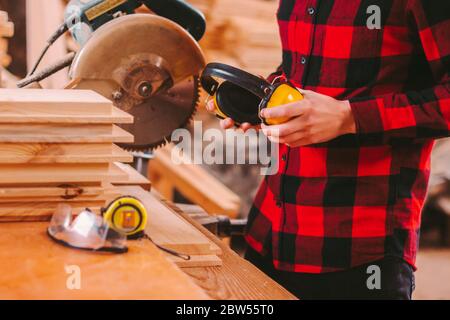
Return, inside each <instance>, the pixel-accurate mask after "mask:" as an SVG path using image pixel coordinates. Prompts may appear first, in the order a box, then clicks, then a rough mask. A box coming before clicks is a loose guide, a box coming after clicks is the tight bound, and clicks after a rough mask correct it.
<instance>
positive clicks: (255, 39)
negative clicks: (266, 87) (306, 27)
mask: <svg viewBox="0 0 450 320" xmlns="http://www.w3.org/2000/svg"><path fill="white" fill-rule="evenodd" d="M189 2H190V3H192V4H193V5H195V6H197V7H198V8H199V9H201V10H202V11H203V12H204V13H205V16H206V19H207V24H208V30H207V32H206V35H205V37H204V38H203V39H202V41H201V42H200V45H201V46H202V48H203V49H204V51H205V53H206V55H207V59H208V60H209V61H220V62H224V63H229V64H232V65H235V66H237V67H241V68H244V69H246V70H248V71H250V72H252V73H255V74H258V75H262V76H267V75H269V74H270V73H272V72H274V71H275V69H276V68H277V67H278V66H279V65H280V63H281V43H280V39H279V34H278V26H277V22H276V11H277V8H278V5H279V1H277V0H245V1H242V0H189Z"/></svg>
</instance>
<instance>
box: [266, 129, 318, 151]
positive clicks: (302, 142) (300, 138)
mask: <svg viewBox="0 0 450 320" xmlns="http://www.w3.org/2000/svg"><path fill="white" fill-rule="evenodd" d="M268 139H269V140H270V141H272V142H273V143H282V144H285V145H287V146H289V147H292V148H296V147H300V146H306V145H310V144H312V143H313V141H312V140H311V137H309V136H308V135H307V134H305V133H304V132H301V131H297V132H294V133H293V134H290V135H288V136H284V137H274V136H270V137H268Z"/></svg>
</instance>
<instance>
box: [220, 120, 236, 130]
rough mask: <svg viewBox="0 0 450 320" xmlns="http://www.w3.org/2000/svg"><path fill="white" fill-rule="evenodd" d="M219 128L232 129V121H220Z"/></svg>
mask: <svg viewBox="0 0 450 320" xmlns="http://www.w3.org/2000/svg"><path fill="white" fill-rule="evenodd" d="M220 126H221V127H222V129H230V128H232V127H234V121H233V119H231V118H226V119H223V120H220Z"/></svg>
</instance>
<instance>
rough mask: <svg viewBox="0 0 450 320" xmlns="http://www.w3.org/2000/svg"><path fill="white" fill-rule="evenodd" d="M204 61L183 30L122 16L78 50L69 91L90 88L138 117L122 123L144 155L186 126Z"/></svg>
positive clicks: (165, 21)
mask: <svg viewBox="0 0 450 320" xmlns="http://www.w3.org/2000/svg"><path fill="white" fill-rule="evenodd" d="M204 66H205V59H204V57H203V54H202V51H201V49H200V47H199V45H198V43H197V42H196V41H195V39H194V38H193V37H192V36H191V35H190V34H189V33H188V32H187V31H186V30H185V29H183V28H182V27H181V26H179V25H178V24H176V23H174V22H172V21H171V20H168V19H166V18H163V17H160V16H157V15H151V14H133V15H126V16H122V17H118V18H116V19H114V20H112V21H110V22H108V23H106V24H104V25H102V26H101V27H100V28H99V29H97V30H96V31H95V32H94V33H93V34H92V36H91V37H90V38H89V40H88V41H87V42H86V44H85V45H84V46H83V47H82V48H81V49H80V50H79V51H78V52H77V54H76V56H75V58H74V60H73V62H72V65H71V69H70V78H71V82H70V83H69V85H67V87H66V88H67V89H90V90H94V91H96V92H98V93H100V94H101V95H103V96H105V97H106V98H108V99H110V100H111V101H113V103H114V105H115V106H116V107H118V108H120V109H122V110H124V111H126V112H128V113H129V114H131V115H133V116H134V123H133V124H127V125H122V127H123V129H125V130H127V131H128V132H130V133H131V134H133V135H134V137H135V141H134V143H133V144H126V145H121V146H122V147H124V148H126V149H129V150H134V151H146V150H149V149H153V148H155V147H158V146H160V145H162V144H164V143H165V142H166V141H168V140H170V136H171V134H172V132H173V131H174V130H176V129H178V128H182V127H185V125H186V124H187V123H188V122H189V121H190V119H191V118H192V116H193V114H194V113H195V110H196V107H197V104H198V100H199V88H200V87H199V79H198V75H199V74H200V73H201V71H202V69H203V68H204Z"/></svg>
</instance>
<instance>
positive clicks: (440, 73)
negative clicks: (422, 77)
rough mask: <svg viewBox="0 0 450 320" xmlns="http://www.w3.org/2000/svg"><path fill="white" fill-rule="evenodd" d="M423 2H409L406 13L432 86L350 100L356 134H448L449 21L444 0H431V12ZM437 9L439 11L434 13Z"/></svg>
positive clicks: (388, 139) (427, 136)
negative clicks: (416, 35) (415, 35)
mask: <svg viewBox="0 0 450 320" xmlns="http://www.w3.org/2000/svg"><path fill="white" fill-rule="evenodd" d="M424 1H429V0H423V1H420V0H411V1H409V3H408V7H407V15H408V17H409V19H410V22H411V23H410V24H411V29H412V30H414V33H415V34H418V41H420V44H421V47H422V48H423V55H424V57H425V58H426V61H427V62H428V66H429V68H430V70H431V72H432V73H433V76H434V78H435V85H434V86H433V87H430V88H429V89H426V90H422V91H410V92H406V93H392V94H385V95H380V96H373V97H357V98H352V99H350V105H351V108H352V111H353V115H354V118H355V122H356V127H357V134H359V135H376V136H381V137H382V139H383V140H384V141H386V142H392V141H393V140H395V139H405V138H406V139H433V138H441V137H446V136H450V77H449V69H450V42H449V39H450V20H448V18H447V14H446V13H444V12H445V11H446V6H447V5H446V4H445V3H446V1H433V2H434V7H433V9H434V10H433V11H431V10H429V9H428V10H427V8H425V6H424V5H423V2H424ZM436 6H441V8H440V10H439V8H435V7H436ZM436 9H437V10H436ZM439 11H441V12H442V14H440V15H439V14H436V13H437V12H439Z"/></svg>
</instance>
